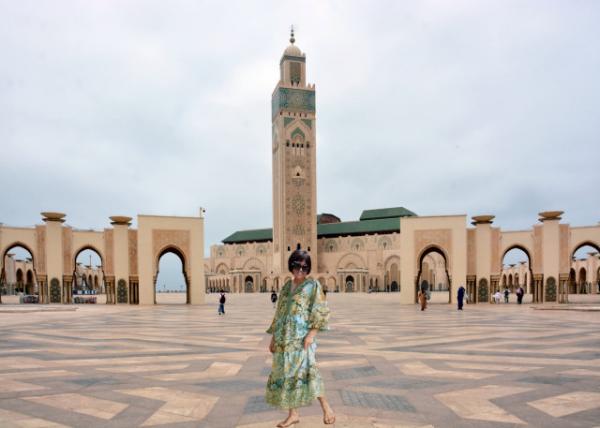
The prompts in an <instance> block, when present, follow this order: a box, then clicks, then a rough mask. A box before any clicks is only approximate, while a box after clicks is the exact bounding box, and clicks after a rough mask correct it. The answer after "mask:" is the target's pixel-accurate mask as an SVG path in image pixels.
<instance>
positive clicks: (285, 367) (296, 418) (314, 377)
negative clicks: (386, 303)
mask: <svg viewBox="0 0 600 428" xmlns="http://www.w3.org/2000/svg"><path fill="white" fill-rule="evenodd" d="M310 268H311V260H310V255H309V254H308V252H306V251H303V250H300V249H298V250H296V251H294V252H293V253H292V255H291V256H290V258H289V260H288V269H289V270H290V272H291V273H292V275H293V279H292V280H290V281H288V282H286V283H285V285H284V286H283V288H282V289H281V291H280V293H279V303H278V305H277V310H276V311H275V316H274V317H273V322H272V323H271V326H270V327H269V329H268V330H267V333H269V334H272V337H271V343H270V345H269V351H270V352H271V353H272V354H273V365H272V368H271V374H270V375H269V380H268V382H267V391H266V401H267V403H268V404H270V405H272V406H276V407H279V408H281V409H286V410H288V412H289V413H288V416H287V418H286V419H285V420H283V421H281V422H279V423H278V424H277V426H278V427H289V426H292V425H294V424H297V423H298V422H300V415H299V413H298V407H301V406H308V405H310V403H311V402H312V401H313V400H314V399H315V398H316V399H318V400H319V403H320V404H321V408H322V410H323V423H325V424H328V425H329V424H333V423H334V422H335V414H334V413H333V410H332V409H331V406H330V405H329V403H328V402H327V400H326V399H325V388H324V385H323V379H322V378H321V374H320V373H319V370H318V369H317V365H316V360H315V351H316V349H317V344H316V343H315V336H316V335H317V332H318V331H324V330H328V320H329V308H328V306H327V301H326V300H325V295H324V293H323V288H322V287H321V284H319V282H318V281H315V280H313V279H307V278H306V275H308V274H309V273H310Z"/></svg>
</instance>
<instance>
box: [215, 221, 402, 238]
mask: <svg viewBox="0 0 600 428" xmlns="http://www.w3.org/2000/svg"><path fill="white" fill-rule="evenodd" d="M391 232H400V219H399V218H398V217H396V218H381V219H376V220H363V221H343V222H341V223H329V224H318V225H317V237H319V238H325V237H332V236H346V235H366V234H367V233H391ZM271 240H273V229H255V230H239V231H237V232H235V233H234V234H232V235H230V236H228V237H227V238H225V239H223V243H224V244H239V243H242V242H265V241H271Z"/></svg>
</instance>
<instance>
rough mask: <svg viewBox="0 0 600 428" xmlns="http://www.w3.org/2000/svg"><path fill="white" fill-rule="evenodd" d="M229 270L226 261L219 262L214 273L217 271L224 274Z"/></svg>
mask: <svg viewBox="0 0 600 428" xmlns="http://www.w3.org/2000/svg"><path fill="white" fill-rule="evenodd" d="M228 272H229V266H227V264H226V263H223V262H221V263H219V264H218V265H217V267H216V269H215V273H218V274H219V275H224V274H227V273H228Z"/></svg>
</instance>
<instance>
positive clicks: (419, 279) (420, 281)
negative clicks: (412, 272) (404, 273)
mask: <svg viewBox="0 0 600 428" xmlns="http://www.w3.org/2000/svg"><path fill="white" fill-rule="evenodd" d="M431 253H437V254H439V255H440V256H441V257H442V258H443V260H444V269H443V270H444V272H445V275H446V279H447V281H448V303H451V302H452V281H451V276H450V273H449V272H448V264H449V258H448V255H447V254H446V251H444V250H443V249H442V248H441V247H440V246H438V245H429V246H427V247H425V248H424V249H423V250H421V254H420V255H419V258H418V263H419V265H418V270H417V276H416V281H415V287H414V303H418V293H419V290H421V291H423V292H426V293H431V290H432V284H431V283H429V282H428V281H426V280H424V277H425V271H424V270H423V267H424V260H425V258H426V257H427V256H428V255H429V254H431Z"/></svg>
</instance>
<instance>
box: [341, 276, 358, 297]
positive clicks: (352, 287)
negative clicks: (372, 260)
mask: <svg viewBox="0 0 600 428" xmlns="http://www.w3.org/2000/svg"><path fill="white" fill-rule="evenodd" d="M355 282H356V280H355V279H354V276H353V275H344V291H345V292H346V293H352V292H354V291H360V290H357V289H356V283H355Z"/></svg>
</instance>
